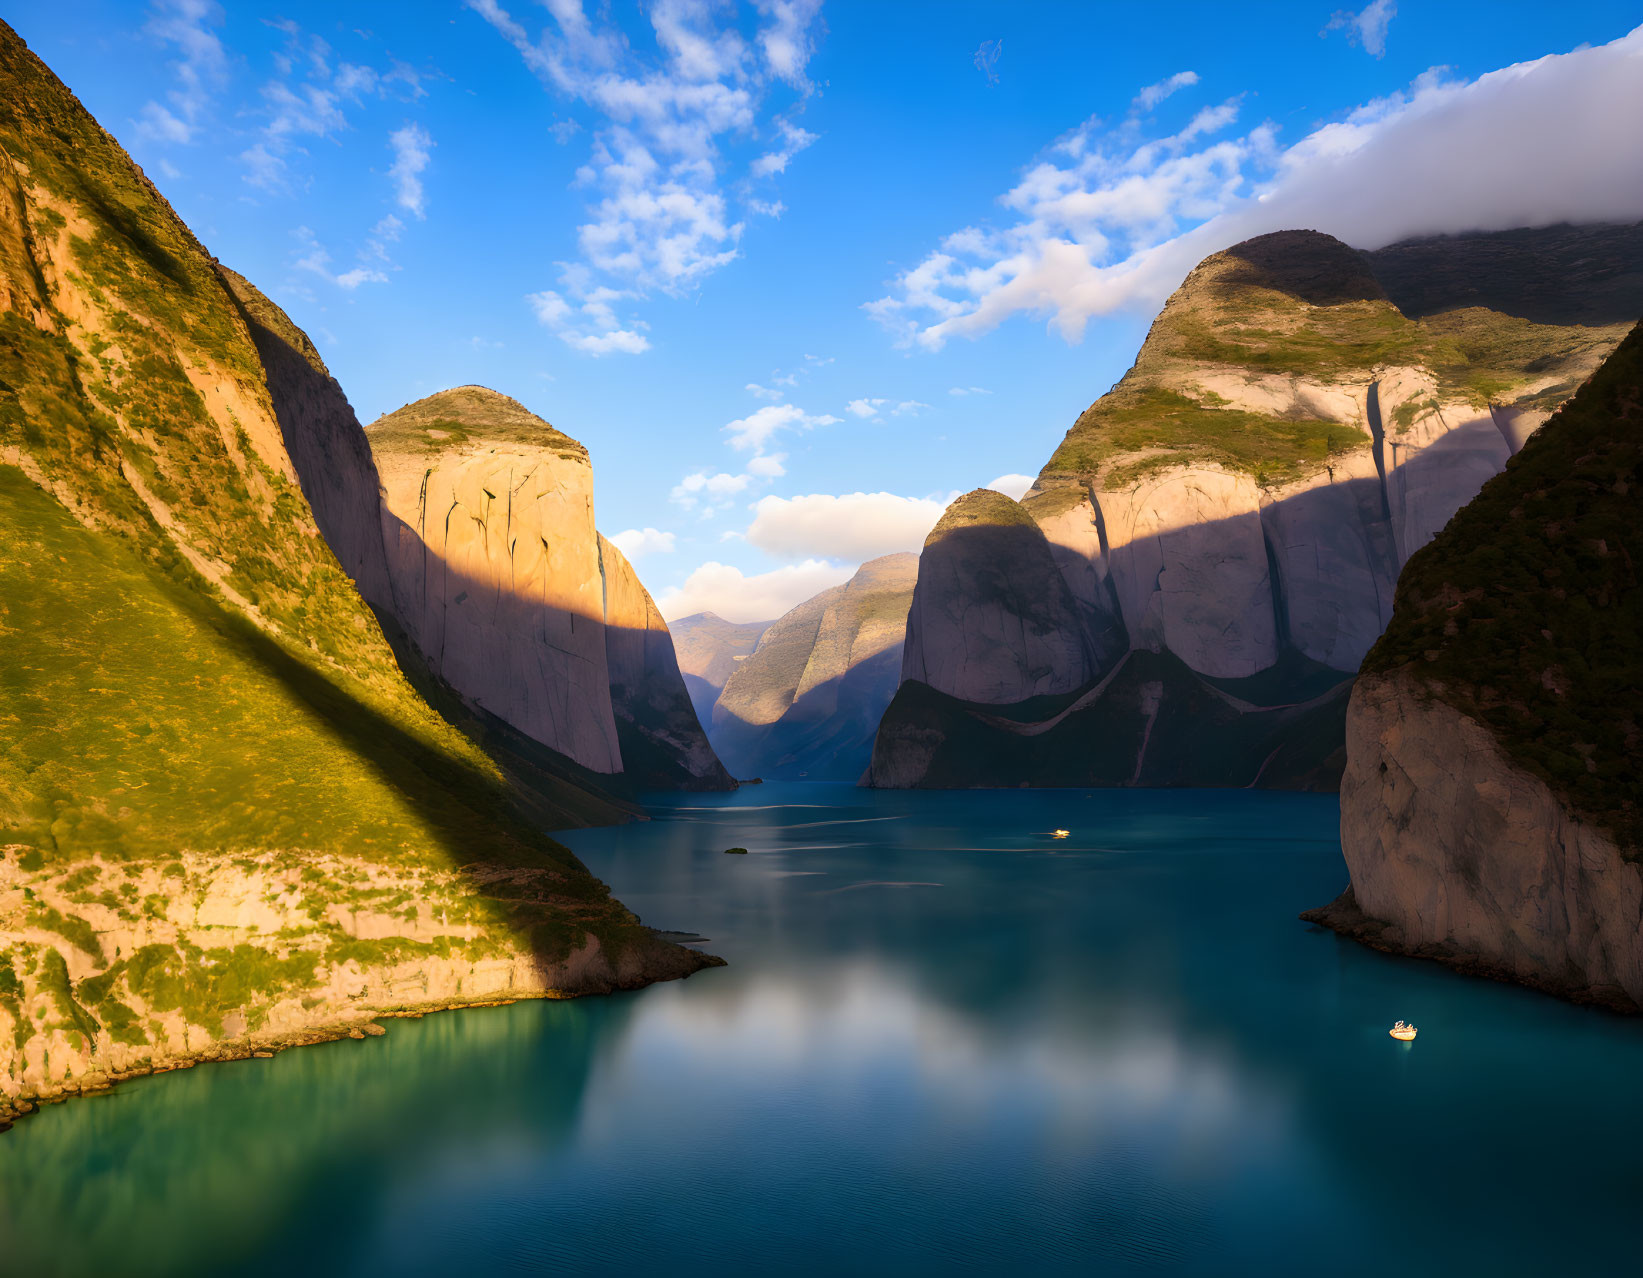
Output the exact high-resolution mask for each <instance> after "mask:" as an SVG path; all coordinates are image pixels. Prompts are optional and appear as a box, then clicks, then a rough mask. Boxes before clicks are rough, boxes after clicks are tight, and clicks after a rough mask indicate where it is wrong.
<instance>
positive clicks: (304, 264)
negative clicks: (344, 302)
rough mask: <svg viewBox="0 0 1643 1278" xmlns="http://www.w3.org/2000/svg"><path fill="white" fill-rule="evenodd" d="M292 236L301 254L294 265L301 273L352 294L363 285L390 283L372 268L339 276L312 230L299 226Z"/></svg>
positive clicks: (359, 267)
mask: <svg viewBox="0 0 1643 1278" xmlns="http://www.w3.org/2000/svg"><path fill="white" fill-rule="evenodd" d="M292 235H293V236H294V237H295V239H296V241H297V252H298V253H299V254H300V256H299V257H298V258H297V259H296V261H295V263H294V265H295V266H296V268H297V269H298V270H299V271H307V272H308V273H309V274H310V275H317V276H319V277H320V278H321V279H323V280H327V281H329V282H330V283H332V284H335V285H336V286H337V287H338V288H340V289H345V290H347V291H348V292H350V293H351V292H353V291H354V290H355V289H356V288H358V287H359V286H360V285H361V284H386V283H387V282H388V277H387V276H386V275H384V274H383V273H382V272H381V271H379V270H377V269H376V268H375V267H370V266H356V267H354V268H353V269H352V270H348V271H343V272H342V273H341V274H338V273H337V272H335V271H333V270H332V269H331V255H330V253H328V252H327V251H326V249H325V246H324V245H323V244H321V243H320V242H319V240H318V239H317V238H315V236H314V233H313V232H312V231H311V230H309V229H308V228H307V227H306V226H299V227H298V228H297V229H296V230H295V231H293V232H292Z"/></svg>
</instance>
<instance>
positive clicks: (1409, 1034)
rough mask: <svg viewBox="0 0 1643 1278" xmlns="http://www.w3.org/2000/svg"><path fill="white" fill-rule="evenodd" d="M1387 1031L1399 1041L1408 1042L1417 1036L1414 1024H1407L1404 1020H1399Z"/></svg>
mask: <svg viewBox="0 0 1643 1278" xmlns="http://www.w3.org/2000/svg"><path fill="white" fill-rule="evenodd" d="M1387 1033H1389V1034H1390V1035H1392V1037H1393V1038H1395V1039H1397V1040H1398V1041H1399V1042H1403V1043H1407V1042H1409V1041H1410V1040H1412V1039H1413V1038H1414V1037H1415V1027H1414V1026H1413V1025H1405V1024H1404V1023H1403V1022H1402V1021H1399V1022H1398V1023H1397V1024H1396V1025H1394V1026H1393V1027H1392V1028H1391V1029H1389V1030H1388V1031H1387Z"/></svg>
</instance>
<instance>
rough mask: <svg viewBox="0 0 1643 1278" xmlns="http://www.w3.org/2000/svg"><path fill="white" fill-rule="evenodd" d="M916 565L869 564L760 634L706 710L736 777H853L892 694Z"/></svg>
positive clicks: (888, 559)
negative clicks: (722, 690) (710, 715)
mask: <svg viewBox="0 0 1643 1278" xmlns="http://www.w3.org/2000/svg"><path fill="white" fill-rule="evenodd" d="M918 562H919V561H918V556H917V555H911V554H898V555H886V556H884V557H882V558H880V559H873V560H869V561H868V562H867V563H865V564H863V565H862V566H861V567H860V568H859V569H858V570H857V571H856V574H855V576H853V577H852V578H851V579H850V580H849V581H848V582H846V583H845V584H844V585H842V586H835V587H833V588H832V589H831V590H824V591H823V592H822V593H821V594H819V595H817V596H816V597H815V598H813V599H810V600H807V601H806V602H804V603H802V604H800V605H799V606H798V607H797V608H795V609H793V610H792V611H791V612H789V613H787V614H786V615H785V616H783V617H781V618H780V619H778V620H777V621H775V622H773V623H772V624H771V625H770V627H769V628H768V629H767V630H766V631H765V632H764V634H763V636H762V637H761V638H760V640H759V644H758V647H757V648H756V649H755V650H754V652H753V654H752V656H750V657H749V658H748V659H747V660H746V661H744V662H741V663H740V664H739V665H738V666H737V668H736V670H735V671H734V673H732V674H731V676H730V678H729V680H728V681H727V682H726V684H725V687H724V692H723V693H722V694H721V695H720V697H719V700H718V704H717V705H716V706H715V707H714V711H713V744H714V748H715V749H716V750H718V751H719V752H720V753H721V755H722V757H723V758H724V759H725V761H726V762H727V764H728V765H729V766H730V767H731V768H732V769H734V770H735V771H736V772H737V774H738V775H740V776H744V777H750V776H761V777H787V778H791V777H797V776H806V777H809V778H811V779H813V780H824V779H825V780H843V781H853V780H855V779H856V778H857V777H858V776H860V775H861V772H862V770H863V769H864V768H865V767H866V766H867V760H868V756H869V753H870V751H871V748H872V740H873V733H874V731H875V729H876V728H877V726H878V722H879V718H880V716H881V715H882V714H883V713H884V708H885V706H887V705H889V703H890V698H891V696H892V695H893V694H894V693H895V690H896V682H897V679H898V676H899V672H900V666H901V660H902V641H903V637H904V634H905V632H906V626H907V610H908V607H909V605H910V603H911V600H912V595H913V586H914V584H915V583H916V581H917V580H918Z"/></svg>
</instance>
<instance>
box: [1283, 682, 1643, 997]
mask: <svg viewBox="0 0 1643 1278" xmlns="http://www.w3.org/2000/svg"><path fill="white" fill-rule="evenodd" d="M1346 735H1347V744H1346V749H1347V765H1346V771H1345V774H1344V775H1343V777H1342V779H1341V849H1342V851H1343V853H1344V854H1345V856H1346V864H1347V869H1348V871H1349V872H1350V874H1351V877H1352V886H1351V887H1350V888H1349V889H1348V892H1347V895H1346V896H1344V897H1343V898H1342V899H1341V900H1340V901H1338V902H1336V903H1335V904H1334V905H1333V906H1329V907H1325V908H1324V909H1322V910H1319V911H1314V912H1312V913H1311V914H1309V915H1308V916H1307V917H1309V918H1311V919H1314V920H1315V921H1318V922H1323V923H1327V924H1328V925H1330V926H1332V927H1336V928H1337V929H1339V930H1341V931H1343V932H1346V933H1348V934H1349V935H1353V936H1357V937H1359V938H1361V939H1363V940H1366V941H1368V942H1369V943H1370V944H1372V945H1375V946H1377V947H1378V948H1382V949H1389V950H1394V951H1396V952H1399V953H1406V954H1416V955H1420V956H1423V957H1430V958H1438V959H1442V960H1445V961H1448V962H1451V963H1454V964H1456V965H1458V966H1461V967H1464V968H1466V969H1468V970H1472V971H1476V972H1479V973H1482V974H1485V975H1491V976H1497V977H1502V978H1505V979H1510V980H1515V981H1520V982H1523V983H1525V984H1529V985H1534V986H1537V987H1540V988H1543V989H1547V990H1549V991H1551V992H1553V993H1557V994H1561V995H1564V996H1565V997H1571V998H1577V999H1580V1000H1583V1001H1590V1002H1600V1003H1604V1004H1606V1005H1609V1006H1612V1007H1616V1008H1619V1009H1621V1010H1626V1011H1638V1010H1639V1009H1643V870H1640V867H1639V865H1638V863H1637V862H1636V861H1635V860H1627V859H1625V858H1624V857H1623V856H1622V855H1621V852H1620V849H1619V848H1618V846H1617V845H1616V843H1615V841H1614V839H1613V837H1611V836H1610V835H1608V834H1606V833H1605V832H1603V831H1602V830H1600V829H1598V828H1596V827H1594V826H1593V825H1592V824H1590V823H1589V822H1585V821H1582V820H1580V819H1579V818H1578V817H1576V816H1574V815H1573V814H1571V813H1570V811H1569V810H1568V808H1567V806H1566V805H1565V804H1564V803H1563V802H1562V801H1560V800H1559V798H1558V797H1557V796H1556V795H1554V794H1553V793H1552V791H1551V790H1550V788H1549V787H1548V786H1547V785H1546V783H1545V782H1544V781H1542V780H1541V779H1540V778H1539V777H1536V776H1533V775H1531V774H1530V773H1528V772H1526V771H1524V769H1522V768H1521V767H1519V766H1517V765H1515V764H1514V763H1513V762H1512V761H1511V760H1510V759H1509V758H1507V756H1506V755H1505V753H1504V752H1503V751H1502V750H1501V748H1500V746H1499V744H1498V743H1497V742H1496V740H1495V739H1494V737H1493V735H1492V734H1491V733H1490V732H1489V731H1488V730H1487V729H1485V728H1484V727H1483V726H1482V725H1481V724H1479V723H1478V722H1477V721H1476V720H1474V719H1471V718H1469V717H1468V716H1466V715H1464V714H1462V713H1461V712H1460V711H1458V710H1456V709H1455V708H1453V707H1452V706H1449V705H1446V704H1445V703H1444V702H1442V701H1441V700H1438V699H1437V698H1435V697H1433V696H1432V695H1431V694H1430V692H1428V691H1427V690H1426V689H1424V688H1423V687H1421V686H1420V685H1419V684H1418V683H1417V682H1416V681H1415V680H1413V679H1412V678H1410V677H1409V676H1408V675H1406V674H1393V675H1390V676H1387V675H1372V676H1366V677H1364V678H1362V679H1360V680H1359V681H1358V682H1357V685H1356V686H1355V687H1354V688H1353V691H1352V701H1351V706H1350V708H1349V710H1348V713H1347V722H1346Z"/></svg>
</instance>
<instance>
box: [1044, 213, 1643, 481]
mask: <svg viewBox="0 0 1643 1278" xmlns="http://www.w3.org/2000/svg"><path fill="white" fill-rule="evenodd" d="M1548 236H1549V237H1550V239H1552V240H1554V241H1556V240H1557V239H1558V237H1557V234H1556V233H1555V232H1547V233H1544V235H1543V237H1542V238H1546V237H1548ZM1474 238H1477V239H1480V240H1487V239H1488V238H1489V237H1474ZM1610 238H1611V239H1612V238H1614V237H1610ZM1639 239H1640V237H1639V236H1638V235H1636V234H1633V235H1631V236H1629V237H1626V236H1622V237H1620V239H1619V241H1617V243H1616V244H1614V245H1611V246H1610V247H1611V253H1610V255H1609V256H1610V257H1611V258H1613V259H1614V262H1613V263H1611V264H1610V266H1609V268H1607V269H1608V274H1609V275H1613V274H1615V273H1617V272H1618V273H1620V274H1621V275H1623V274H1624V264H1625V262H1626V261H1627V260H1628V254H1631V255H1632V256H1633V257H1635V254H1636V251H1637V249H1636V243H1637V242H1638V241H1639ZM1605 242H1606V243H1607V241H1605ZM1457 243H1463V249H1464V247H1465V245H1467V244H1470V241H1469V240H1468V241H1465V242H1461V241H1457ZM1552 247H1553V248H1555V247H1556V245H1555V244H1554V245H1553V246H1552ZM1463 249H1457V250H1456V252H1457V253H1461V255H1462V256H1465V253H1464V252H1463ZM1549 251H1550V250H1549ZM1518 252H1519V254H1520V255H1527V256H1530V257H1533V256H1534V254H1535V252H1536V248H1535V244H1533V243H1530V244H1523V245H1520V246H1519V247H1518ZM1388 255H1390V256H1388ZM1438 256H1439V257H1441V256H1442V255H1441V254H1439V255H1438ZM1486 256H1487V255H1486ZM1429 257H1431V254H1430V253H1426V254H1424V255H1423V256H1422V257H1421V260H1426V259H1427V258H1429ZM1489 260H1491V261H1493V260H1494V259H1493V258H1492V257H1491V258H1490V259H1489ZM1605 260H1606V261H1608V259H1607V258H1606V259H1605ZM1380 262H1385V263H1387V269H1388V270H1390V271H1392V272H1393V273H1394V274H1395V275H1396V276H1397V278H1398V281H1399V285H1400V288H1403V289H1406V290H1413V291H1412V292H1411V296H1418V298H1419V299H1420V300H1421V301H1422V302H1424V303H1426V305H1427V309H1423V310H1421V311H1419V312H1416V313H1411V314H1406V313H1405V312H1403V311H1400V310H1399V308H1398V307H1397V306H1395V305H1393V303H1392V302H1391V301H1390V300H1388V298H1387V295H1386V292H1385V291H1384V290H1383V289H1382V287H1381V284H1380V283H1379V281H1378V280H1377V278H1376V274H1375V271H1376V266H1377V263H1380ZM1408 274H1409V270H1408V267H1407V264H1406V263H1405V261H1404V258H1403V256H1401V255H1400V254H1399V253H1398V252H1396V251H1394V250H1383V251H1382V252H1381V253H1380V254H1362V253H1358V252H1355V251H1354V250H1352V249H1350V248H1348V247H1347V246H1346V245H1345V244H1342V243H1341V242H1340V241H1339V240H1336V239H1333V238H1332V237H1330V236H1327V235H1322V234H1319V233H1318V232H1316V231H1278V232H1274V233H1273V234H1270V235H1262V236H1258V237H1256V238H1255V239H1252V240H1248V241H1245V242H1244V243H1242V244H1237V245H1234V246H1233V247H1231V248H1229V249H1226V250H1224V251H1222V252H1220V253H1214V254H1211V255H1210V256H1209V257H1207V258H1205V259H1204V260H1203V261H1202V262H1201V263H1199V265H1198V266H1197V267H1196V268H1195V269H1194V270H1193V271H1192V273H1191V274H1190V275H1188V276H1187V278H1186V280H1185V281H1184V282H1183V283H1182V284H1181V287H1180V288H1179V289H1177V290H1176V292H1175V293H1174V294H1172V295H1171V297H1170V299H1169V301H1168V303H1167V304H1166V305H1165V307H1164V309H1163V311H1162V312H1161V313H1160V314H1159V316H1158V318H1157V320H1155V321H1154V323H1153V326H1152V330H1151V332H1150V333H1149V334H1148V335H1147V340H1146V342H1145V344H1144V345H1143V346H1142V348H1141V351H1140V353H1139V355H1138V356H1137V358H1136V362H1135V365H1134V367H1133V368H1131V369H1130V371H1129V372H1128V373H1127V374H1126V375H1125V377H1124V379H1123V380H1122V381H1121V382H1120V383H1119V384H1118V385H1117V386H1116V387H1114V388H1113V389H1112V391H1110V392H1109V393H1108V394H1107V395H1105V396H1103V397H1102V398H1101V399H1100V400H1098V401H1096V403H1095V404H1093V405H1091V407H1090V408H1089V409H1088V410H1087V411H1086V412H1084V413H1083V414H1082V415H1081V416H1080V417H1079V419H1078V421H1077V422H1076V423H1074V425H1073V427H1072V429H1071V430H1069V431H1068V432H1067V435H1066V437H1065V438H1064V439H1063V440H1062V442H1061V445H1060V447H1059V448H1058V449H1057V450H1056V452H1055V454H1054V456H1052V457H1051V458H1050V460H1049V463H1048V464H1047V465H1046V466H1045V468H1044V471H1043V477H1044V479H1045V481H1046V487H1052V486H1054V483H1055V481H1064V480H1066V479H1078V480H1082V481H1088V480H1092V479H1099V481H1100V482H1101V483H1103V484H1109V485H1112V486H1114V487H1122V486H1124V485H1127V484H1129V483H1132V482H1133V481H1134V480H1136V479H1138V478H1140V477H1142V476H1144V475H1147V474H1149V473H1152V472H1155V471H1159V470H1164V469H1168V468H1170V467H1173V466H1181V465H1186V464H1207V465H1215V466H1221V467H1224V468H1226V469H1228V470H1232V471H1240V472H1243V473H1245V474H1248V475H1251V476H1252V477H1253V478H1254V479H1255V481H1256V482H1257V483H1258V484H1259V485H1261V486H1262V487H1274V486H1279V485H1282V484H1286V483H1289V482H1291V481H1294V480H1297V479H1302V478H1305V477H1306V476H1307V475H1310V474H1314V473H1316V472H1318V471H1320V470H1321V469H1323V468H1324V467H1325V466H1327V465H1329V464H1330V462H1331V459H1332V458H1335V457H1337V456H1340V455H1341V454H1344V453H1347V452H1351V451H1354V450H1362V449H1367V448H1369V447H1370V444H1371V439H1370V433H1369V428H1368V424H1367V422H1366V421H1363V420H1360V418H1361V417H1362V413H1361V409H1362V400H1363V398H1364V393H1365V390H1366V388H1367V386H1368V384H1369V383H1370V382H1371V381H1374V380H1375V379H1376V378H1378V377H1379V376H1380V374H1381V373H1382V372H1383V371H1384V370H1387V369H1394V368H1414V369H1422V370H1425V371H1426V372H1427V374H1428V375H1429V376H1430V377H1431V379H1432V382H1433V384H1434V394H1433V396H1428V397H1425V398H1422V399H1421V400H1420V401H1419V402H1416V401H1415V400H1409V401H1406V402H1404V403H1401V404H1399V405H1398V406H1397V407H1396V408H1395V409H1394V410H1393V414H1392V420H1391V422H1390V423H1389V424H1388V425H1389V428H1390V429H1392V430H1394V431H1400V432H1402V431H1407V430H1408V429H1409V428H1410V427H1411V426H1412V425H1413V424H1414V422H1415V420H1416V418H1417V417H1418V416H1419V415H1421V414H1423V413H1426V412H1432V411H1436V409H1437V408H1438V403H1439V399H1442V400H1444V401H1446V402H1451V403H1452V402H1454V401H1460V402H1461V403H1463V404H1465V405H1467V406H1468V407H1469V408H1470V409H1473V410H1482V409H1485V408H1487V407H1488V406H1489V405H1490V404H1495V403H1503V404H1511V405H1513V406H1514V407H1517V408H1522V409H1531V410H1533V409H1539V410H1547V409H1551V408H1554V407H1556V406H1557V405H1558V404H1559V403H1561V402H1562V401H1563V400H1564V399H1565V398H1567V397H1568V395H1569V394H1570V393H1571V392H1572V391H1573V390H1574V388H1575V386H1576V385H1578V384H1579V382H1580V380H1581V379H1582V378H1584V377H1585V376H1586V375H1587V374H1588V373H1589V372H1590V371H1591V369H1592V368H1593V367H1595V365H1596V364H1597V362H1598V361H1599V360H1601V359H1602V357H1603V356H1604V355H1605V354H1606V353H1607V352H1608V351H1610V350H1612V349H1613V348H1614V346H1615V344H1616V343H1617V342H1619V340H1620V339H1621V337H1622V336H1624V333H1625V329H1626V327H1628V326H1627V325H1616V324H1613V323H1595V322H1594V320H1595V319H1597V318H1600V316H1597V315H1593V316H1587V315H1584V314H1583V315H1582V316H1581V321H1582V322H1581V323H1578V324H1577V323H1570V322H1568V321H1567V320H1566V319H1564V318H1563V315H1564V313H1565V311H1564V310H1558V309H1557V308H1555V307H1554V308H1551V309H1547V306H1546V305H1545V304H1544V303H1542V304H1541V305H1538V306H1537V305H1530V306H1522V307H1516V308H1513V309H1508V310H1495V309H1490V308H1486V307H1484V306H1479V305H1475V304H1473V305H1467V304H1465V301H1466V300H1468V299H1469V298H1470V297H1471V296H1476V295H1479V293H1480V290H1481V293H1482V295H1484V296H1487V297H1488V298H1489V299H1490V301H1491V302H1496V303H1498V304H1499V305H1501V306H1507V305H1508V303H1507V301H1504V300H1501V299H1500V298H1499V297H1497V294H1498V293H1500V292H1501V290H1500V288H1498V287H1496V286H1492V285H1489V284H1487V283H1484V284H1480V285H1479V286H1478V287H1475V288H1473V289H1472V290H1471V291H1470V293H1468V292H1467V290H1464V289H1462V288H1460V286H1459V285H1458V284H1457V283H1456V282H1455V281H1453V280H1451V281H1449V282H1448V284H1447V285H1446V286H1445V287H1444V288H1441V289H1440V288H1432V287H1427V288H1421V287H1420V286H1419V285H1418V284H1415V283H1413V282H1412V281H1410V280H1409V279H1408V278H1407V276H1408ZM1607 278H1608V277H1607V276H1605V279H1606V280H1607ZM1622 282H1623V281H1622ZM1531 283H1532V284H1534V286H1535V287H1536V288H1537V289H1538V290H1539V291H1538V292H1537V293H1536V296H1537V297H1541V296H1542V295H1546V296H1550V295H1551V294H1552V293H1555V290H1554V289H1552V288H1551V287H1550V286H1549V285H1548V284H1547V283H1546V282H1545V281H1543V280H1540V279H1539V278H1538V277H1536V278H1535V279H1534V280H1532V281H1531ZM1526 287H1527V286H1526ZM1606 287H1607V288H1608V291H1609V292H1610V293H1613V292H1615V290H1616V287H1617V286H1616V285H1615V284H1614V282H1613V281H1612V280H1611V281H1609V282H1608V284H1607V285H1606ZM1506 293H1507V296H1508V297H1510V295H1511V293H1510V289H1507V290H1506ZM1440 303H1441V304H1440ZM1565 310H1566V308H1565ZM1522 311H1527V312H1530V316H1529V317H1526V316H1525V315H1523V314H1520V313H1519V312H1522ZM1543 314H1544V315H1550V316H1554V317H1555V318H1553V319H1551V320H1550V322H1548V321H1547V320H1546V319H1544V318H1534V317H1535V316H1542V315H1543ZM1603 314H1604V315H1606V314H1607V312H1606V311H1605V312H1603ZM1286 383H1287V388H1286ZM1303 383H1304V384H1306V385H1307V386H1309V387H1311V388H1312V389H1311V390H1310V391H1302V390H1300V389H1299V386H1300V384H1303ZM1212 386H1213V387H1215V388H1216V389H1215V390H1212V389H1208V388H1209V387H1212ZM1240 388H1242V389H1246V390H1249V391H1250V399H1249V400H1248V401H1247V402H1245V403H1244V404H1243V405H1242V406H1240V404H1239V403H1236V402H1233V401H1232V400H1229V399H1228V398H1226V396H1237V395H1238V394H1239V393H1240ZM1319 390H1321V391H1323V392H1326V394H1323V395H1319V394H1317V393H1315V392H1316V391H1319ZM1343 390H1350V391H1351V396H1352V398H1354V399H1356V400H1357V401H1358V403H1359V410H1360V411H1359V412H1355V413H1354V412H1350V411H1347V410H1346V409H1344V408H1336V409H1330V408H1328V407H1325V406H1324V405H1326V404H1327V403H1328V402H1329V399H1330V394H1333V397H1334V401H1335V402H1336V403H1339V402H1340V392H1341V391H1343ZM1217 391H1224V392H1225V395H1223V394H1220V393H1217ZM1332 411H1333V412H1334V413H1336V414H1338V415H1337V416H1336V417H1335V418H1334V419H1331V417H1330V416H1329V414H1330V413H1331V412H1332Z"/></svg>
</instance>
